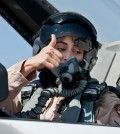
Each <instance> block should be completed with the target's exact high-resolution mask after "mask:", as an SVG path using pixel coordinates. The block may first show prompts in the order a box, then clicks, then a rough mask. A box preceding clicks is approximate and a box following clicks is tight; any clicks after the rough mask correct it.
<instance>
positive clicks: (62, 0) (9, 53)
mask: <svg viewBox="0 0 120 134" xmlns="http://www.w3.org/2000/svg"><path fill="white" fill-rule="evenodd" d="M49 2H50V3H51V4H52V5H53V6H55V7H56V8H57V9H58V10H59V11H74V12H79V13H81V14H83V15H84V16H85V17H87V18H88V19H89V20H90V21H91V22H92V23H93V24H94V25H95V27H96V29H97V32H98V40H99V41H100V42H101V43H110V42H113V41H117V40H120V1H119V0H49ZM0 41H1V42H0V44H1V47H0V62H1V63H2V64H3V65H4V66H5V67H6V68H8V67H10V66H11V65H13V64H15V63H16V62H18V61H20V60H22V59H25V58H28V57H31V56H32V48H31V47H30V45H29V44H28V43H27V42H26V41H25V40H24V39H23V38H22V37H21V36H20V35H19V34H18V33H17V32H16V31H15V30H14V29H13V28H12V27H11V26H10V25H9V24H8V23H7V22H6V21H5V20H4V19H3V18H2V17H1V16H0Z"/></svg>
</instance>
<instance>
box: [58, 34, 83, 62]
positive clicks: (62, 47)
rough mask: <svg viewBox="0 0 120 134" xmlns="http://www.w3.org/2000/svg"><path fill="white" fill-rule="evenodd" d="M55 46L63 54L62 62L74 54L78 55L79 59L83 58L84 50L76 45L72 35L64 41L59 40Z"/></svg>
mask: <svg viewBox="0 0 120 134" xmlns="http://www.w3.org/2000/svg"><path fill="white" fill-rule="evenodd" d="M55 48H56V49H57V50H58V51H60V52H61V54H62V55H63V59H62V61H61V62H65V61H67V60H68V59H69V58H70V57H72V56H74V57H76V58H77V60H78V61H80V60H82V59H83V56H84V50H83V49H81V48H80V47H78V46H76V45H75V44H74V42H73V40H72V37H70V36H66V37H64V38H63V40H62V41H59V42H57V43H56V45H55Z"/></svg>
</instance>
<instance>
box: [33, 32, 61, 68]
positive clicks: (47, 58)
mask: <svg viewBox="0 0 120 134" xmlns="http://www.w3.org/2000/svg"><path fill="white" fill-rule="evenodd" d="M55 45H56V37H55V35H54V34H52V35H51V42H50V43H49V44H48V45H47V46H46V47H44V48H43V49H42V50H41V51H40V52H39V53H38V54H37V55H36V56H34V57H33V61H34V66H35V68H36V69H42V68H44V67H46V68H48V69H53V68H55V67H58V66H59V64H60V61H61V59H62V54H61V53H60V52H59V51H58V50H56V49H55V48H54V47H55Z"/></svg>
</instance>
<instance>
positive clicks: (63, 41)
mask: <svg viewBox="0 0 120 134" xmlns="http://www.w3.org/2000/svg"><path fill="white" fill-rule="evenodd" d="M57 43H63V44H64V45H68V43H66V42H64V41H58V42H57Z"/></svg>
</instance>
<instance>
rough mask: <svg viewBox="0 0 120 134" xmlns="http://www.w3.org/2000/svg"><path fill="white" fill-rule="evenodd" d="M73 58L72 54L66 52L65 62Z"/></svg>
mask: <svg viewBox="0 0 120 134" xmlns="http://www.w3.org/2000/svg"><path fill="white" fill-rule="evenodd" d="M71 56H72V54H71V52H66V53H65V54H64V56H63V61H64V62H65V61H67V60H68V59H69V58H70V57H71Z"/></svg>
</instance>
